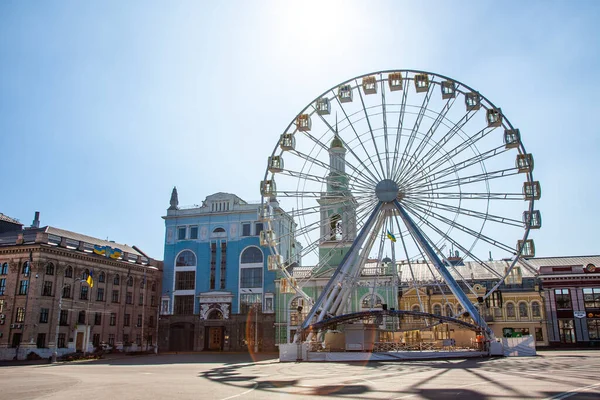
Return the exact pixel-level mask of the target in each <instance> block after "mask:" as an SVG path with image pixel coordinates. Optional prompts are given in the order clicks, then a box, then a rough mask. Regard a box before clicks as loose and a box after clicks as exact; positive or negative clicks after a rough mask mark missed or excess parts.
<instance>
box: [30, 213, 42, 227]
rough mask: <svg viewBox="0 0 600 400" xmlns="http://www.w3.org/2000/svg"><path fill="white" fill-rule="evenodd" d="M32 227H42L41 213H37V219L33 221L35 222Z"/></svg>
mask: <svg viewBox="0 0 600 400" xmlns="http://www.w3.org/2000/svg"><path fill="white" fill-rule="evenodd" d="M31 227H32V228H39V227H40V212H39V211H36V212H35V218H34V219H33V222H32V223H31Z"/></svg>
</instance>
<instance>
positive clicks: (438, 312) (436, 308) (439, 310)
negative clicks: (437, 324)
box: [433, 304, 442, 315]
mask: <svg viewBox="0 0 600 400" xmlns="http://www.w3.org/2000/svg"><path fill="white" fill-rule="evenodd" d="M433 313H434V314H435V315H442V306H441V304H434V305H433Z"/></svg>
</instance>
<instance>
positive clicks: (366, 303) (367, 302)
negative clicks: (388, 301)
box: [361, 294, 383, 308]
mask: <svg viewBox="0 0 600 400" xmlns="http://www.w3.org/2000/svg"><path fill="white" fill-rule="evenodd" d="M382 303H383V300H382V299H381V297H380V296H379V295H377V294H375V295H373V294H368V295H366V296H365V297H364V298H363V300H362V304H361V305H362V308H371V307H373V308H381V304H382Z"/></svg>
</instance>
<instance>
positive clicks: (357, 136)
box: [334, 89, 382, 182]
mask: <svg viewBox="0 0 600 400" xmlns="http://www.w3.org/2000/svg"><path fill="white" fill-rule="evenodd" d="M359 93H360V89H359ZM334 96H335V93H334ZM335 99H336V101H337V103H338V104H339V106H340V110H342V113H344V117H346V121H348V124H349V125H350V128H352V131H353V132H354V135H355V136H356V139H358V141H359V143H360V145H361V147H362V149H363V151H364V152H365V155H368V154H369V151H367V148H366V147H365V144H364V143H363V141H362V139H361V138H360V135H359V134H358V132H357V131H356V128H355V127H354V124H353V123H352V121H351V120H350V117H348V114H347V113H346V109H345V108H344V106H343V105H342V102H341V101H340V99H339V98H338V97H337V96H335ZM365 112H366V110H365ZM340 140H342V143H343V144H344V146H347V147H348V150H350V148H349V147H350V146H348V145H347V144H346V141H344V140H343V139H342V138H341V136H340ZM351 153H352V155H353V156H354V157H355V158H356V160H358V161H359V162H360V163H361V164H362V159H361V158H360V157H358V156H357V155H356V153H355V152H354V150H351ZM363 167H364V165H363ZM365 168H366V167H365ZM375 172H376V173H377V176H378V178H375V181H376V182H378V181H379V180H381V179H382V177H381V175H380V174H379V171H378V170H377V169H375Z"/></svg>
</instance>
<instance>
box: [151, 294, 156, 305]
mask: <svg viewBox="0 0 600 400" xmlns="http://www.w3.org/2000/svg"><path fill="white" fill-rule="evenodd" d="M150 306H151V307H154V306H156V297H154V296H150Z"/></svg>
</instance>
